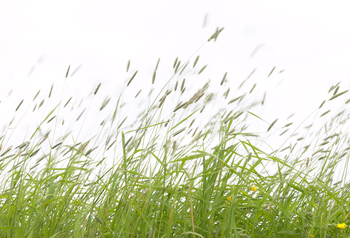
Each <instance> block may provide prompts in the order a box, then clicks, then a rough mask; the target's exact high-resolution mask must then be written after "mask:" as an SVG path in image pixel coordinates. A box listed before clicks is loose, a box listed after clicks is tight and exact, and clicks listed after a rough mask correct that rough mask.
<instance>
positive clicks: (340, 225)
mask: <svg viewBox="0 0 350 238" xmlns="http://www.w3.org/2000/svg"><path fill="white" fill-rule="evenodd" d="M345 226H346V225H345V223H342V224H338V225H337V227H338V228H339V229H344V228H345Z"/></svg>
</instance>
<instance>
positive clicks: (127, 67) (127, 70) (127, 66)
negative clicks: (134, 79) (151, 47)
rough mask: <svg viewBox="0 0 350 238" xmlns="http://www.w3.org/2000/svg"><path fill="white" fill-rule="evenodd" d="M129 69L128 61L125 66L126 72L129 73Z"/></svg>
mask: <svg viewBox="0 0 350 238" xmlns="http://www.w3.org/2000/svg"><path fill="white" fill-rule="evenodd" d="M129 67H130V60H129V61H128V64H127V65H126V72H129Z"/></svg>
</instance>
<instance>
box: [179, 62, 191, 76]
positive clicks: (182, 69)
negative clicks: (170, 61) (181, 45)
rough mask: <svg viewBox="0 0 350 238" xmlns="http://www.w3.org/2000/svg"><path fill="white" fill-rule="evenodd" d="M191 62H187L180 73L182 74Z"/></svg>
mask: <svg viewBox="0 0 350 238" xmlns="http://www.w3.org/2000/svg"><path fill="white" fill-rule="evenodd" d="M189 63H190V62H187V64H185V66H184V67H183V68H182V70H181V72H180V74H179V75H181V74H182V72H183V71H184V70H185V69H186V67H187V65H188V64H189Z"/></svg>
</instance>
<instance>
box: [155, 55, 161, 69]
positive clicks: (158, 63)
mask: <svg viewBox="0 0 350 238" xmlns="http://www.w3.org/2000/svg"><path fill="white" fill-rule="evenodd" d="M159 61H160V58H159V59H158V61H157V65H156V68H155V69H154V71H157V69H158V65H159Z"/></svg>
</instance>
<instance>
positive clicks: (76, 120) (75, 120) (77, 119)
mask: <svg viewBox="0 0 350 238" xmlns="http://www.w3.org/2000/svg"><path fill="white" fill-rule="evenodd" d="M85 110H86V108H84V110H83V111H82V112H81V113H80V115H79V116H78V117H77V119H76V120H75V121H79V119H80V117H81V116H82V115H83V114H84V112H85Z"/></svg>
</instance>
